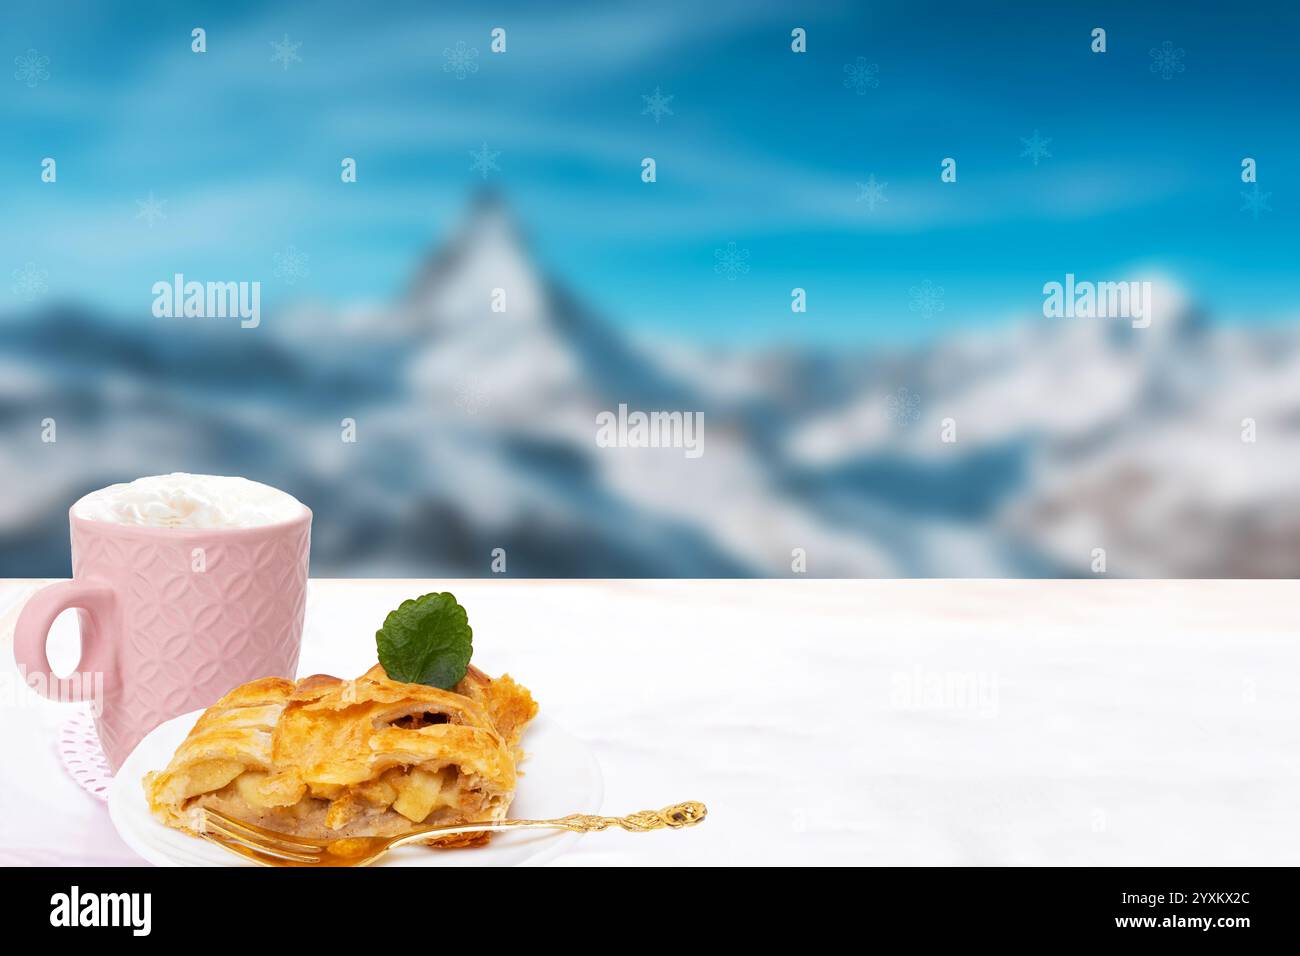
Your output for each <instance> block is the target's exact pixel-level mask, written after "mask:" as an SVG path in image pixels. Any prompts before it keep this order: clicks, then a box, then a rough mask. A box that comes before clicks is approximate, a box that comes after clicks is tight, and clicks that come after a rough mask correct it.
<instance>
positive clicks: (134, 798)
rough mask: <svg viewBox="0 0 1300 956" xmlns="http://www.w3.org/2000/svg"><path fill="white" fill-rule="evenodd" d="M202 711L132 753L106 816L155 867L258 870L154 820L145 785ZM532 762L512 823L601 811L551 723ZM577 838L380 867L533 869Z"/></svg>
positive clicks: (524, 837) (584, 765)
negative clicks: (147, 800) (222, 867)
mask: <svg viewBox="0 0 1300 956" xmlns="http://www.w3.org/2000/svg"><path fill="white" fill-rule="evenodd" d="M201 713H202V711H199V710H196V711H194V712H193V713H190V714H183V715H182V716H180V717H177V718H175V719H173V720H169V721H167V723H165V724H163V725H162V726H160V727H157V728H155V729H154V731H153V732H152V733H151V734H149V736H147V737H145V739H144V740H142V741H140V743H139V744H138V745H137V746H136V748H135V750H133V751H131V756H129V757H127V758H126V763H124V764H122V767H121V769H120V770H118V772H117V774H116V775H115V776H114V778H113V788H112V790H111V791H110V793H109V795H108V813H109V816H110V817H111V818H112V820H113V826H114V827H116V828H117V832H118V835H119V836H121V837H122V840H123V842H125V843H126V845H127V846H129V847H130V848H131V849H132V850H134V851H135V852H136V853H138V854H140V856H142V857H144V858H145V859H146V860H148V861H149V862H150V863H153V864H155V865H157V866H253V865H254V864H253V863H251V862H249V861H247V860H242V859H240V858H239V857H238V856H236V855H235V854H233V853H229V852H227V851H225V850H223V849H221V848H220V847H217V846H213V845H212V844H211V843H208V842H207V841H206V840H200V839H199V838H198V837H194V836H190V835H189V834H188V833H182V832H181V831H180V830H173V829H171V828H170V827H165V826H163V825H162V824H161V823H159V822H158V821H157V820H155V819H154V817H153V816H152V815H151V814H150V813H149V805H148V804H147V803H146V802H145V798H144V788H143V787H142V786H141V784H140V781H141V779H142V778H143V777H144V775H145V774H146V773H148V772H149V771H150V770H159V769H161V768H163V767H165V766H167V764H168V762H169V761H170V760H171V759H172V754H173V753H175V752H176V748H177V747H178V746H179V745H180V743H181V741H182V740H184V739H185V735H186V734H188V733H189V732H190V728H191V727H193V726H194V724H195V722H196V721H197V720H198V719H199V715H200V714H201ZM523 747H524V751H525V752H526V753H527V754H528V758H527V759H526V760H525V761H524V762H523V763H522V764H521V765H520V767H519V770H520V777H519V789H518V791H517V792H516V794H515V801H514V803H513V804H511V806H510V813H511V816H516V817H529V818H532V819H540V818H546V817H562V816H565V815H566V814H569V813H580V812H590V813H598V812H599V811H600V802H601V798H602V797H603V795H604V785H603V783H602V781H601V777H600V767H599V766H598V765H597V763H596V758H595V756H594V755H593V754H592V753H591V750H590V749H588V747H587V745H586V744H584V743H583V742H582V741H580V740H578V739H577V738H576V737H574V736H572V735H571V734H569V733H568V732H567V731H565V730H563V729H561V728H560V727H557V726H556V725H555V724H554V723H552V722H551V721H548V720H547V719H546V718H545V717H538V718H537V719H536V720H534V721H533V723H532V724H531V725H530V726H529V727H528V730H527V731H525V732H524V739H523ZM577 837H578V834H576V833H566V832H564V831H563V830H531V831H524V832H521V833H499V834H497V835H495V836H493V837H492V840H491V842H490V843H488V845H487V846H485V847H476V848H470V849H461V850H431V849H429V848H428V847H422V846H409V847H402V848H401V849H398V850H393V851H392V852H391V853H389V854H388V855H387V856H385V857H384V858H383V859H381V860H380V861H379V862H378V863H376V864H375V865H376V866H524V865H527V866H535V865H536V864H538V863H541V862H543V861H545V860H548V859H550V858H551V857H553V856H555V855H556V854H557V853H559V852H560V851H561V850H563V849H564V848H565V846H566V845H568V843H569V842H570V841H572V840H574V839H577Z"/></svg>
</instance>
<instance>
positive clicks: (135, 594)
mask: <svg viewBox="0 0 1300 956" xmlns="http://www.w3.org/2000/svg"><path fill="white" fill-rule="evenodd" d="M303 512H304V513H303V515H302V516H301V517H299V518H294V519H292V520H290V521H285V522H281V523H279V524H271V525H263V526H261V527H254V528H151V527H139V526H134V525H121V524H113V523H109V522H103V521H89V520H86V519H84V518H78V517H76V516H75V515H71V516H70V520H71V523H72V573H73V577H72V580H71V581H65V582H60V583H59V584H54V585H51V586H49V587H47V588H44V589H43V590H41V591H38V592H37V593H36V594H35V595H34V596H33V597H32V598H31V599H30V600H29V601H28V602H27V605H26V606H25V607H24V608H23V611H22V614H21V615H20V616H19V619H18V622H17V625H16V626H15V628H14V656H15V659H16V660H17V662H18V664H19V666H20V667H22V668H23V669H24V672H25V674H26V675H27V679H28V683H29V684H31V685H32V686H33V687H34V688H36V689H37V690H39V691H40V692H42V693H45V694H46V695H47V696H50V697H54V698H56V699H59V700H73V699H78V696H79V695H80V693H81V691H82V688H84V687H86V686H92V681H91V680H90V678H92V677H93V678H94V681H93V686H96V687H97V688H98V687H99V684H98V675H99V674H102V675H103V677H102V690H99V689H97V690H96V694H97V695H98V696H100V699H99V700H98V701H96V704H97V706H96V708H95V709H96V711H97V716H96V721H95V723H96V728H97V729H98V731H99V738H100V742H101V743H102V745H103V748H104V754H105V756H106V757H107V758H108V762H109V764H110V766H111V767H112V768H113V769H114V770H115V771H116V770H117V768H118V767H120V766H121V765H122V762H123V761H124V760H126V758H127V756H128V755H129V754H130V753H131V750H132V749H133V748H134V747H135V745H136V744H137V743H139V742H140V740H141V739H143V738H144V736H145V735H146V734H147V733H149V731H151V730H153V728H155V727H157V726H158V725H159V724H161V723H163V722H164V721H166V720H170V719H171V718H172V717H175V716H177V715H179V714H183V713H187V712H188V711H192V710H197V709H199V708H204V707H208V706H210V705H211V704H212V703H213V702H215V701H216V700H217V699H218V698H220V697H221V696H223V695H224V694H225V693H226V692H227V691H229V690H230V689H231V688H233V687H235V686H237V685H239V684H243V683H246V682H248V681H250V680H255V679H257V678H259V677H286V678H292V677H294V676H295V672H296V670H297V667H298V652H299V649H300V647H301V644H302V623H303V614H304V612H305V610H306V604H307V570H308V554H309V551H310V546H311V512H310V511H308V510H307V509H305V508H304V509H303ZM67 608H77V609H78V618H79V619H80V624H81V660H80V662H79V663H78V665H77V673H76V674H74V675H71V678H70V679H69V678H64V679H60V678H57V677H54V676H53V675H51V674H50V672H49V661H48V659H47V657H46V653H45V641H46V637H47V635H48V633H49V628H50V624H51V623H52V622H53V621H54V618H55V617H56V616H57V615H58V614H59V613H60V612H61V611H63V610H66V609H67ZM33 675H36V679H35V680H33ZM79 679H80V680H79Z"/></svg>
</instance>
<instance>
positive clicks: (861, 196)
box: [857, 173, 889, 212]
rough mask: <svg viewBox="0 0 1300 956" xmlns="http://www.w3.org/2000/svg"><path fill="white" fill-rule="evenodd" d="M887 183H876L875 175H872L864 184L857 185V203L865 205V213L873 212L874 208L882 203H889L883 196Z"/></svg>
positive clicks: (886, 197) (887, 198)
mask: <svg viewBox="0 0 1300 956" xmlns="http://www.w3.org/2000/svg"><path fill="white" fill-rule="evenodd" d="M888 185H889V183H879V182H876V174H875V173H872V174H871V175H869V176H868V177H867V181H866V182H865V183H858V199H857V201H858V202H864V203H866V204H867V212H875V211H876V207H877V206H878V205H880V204H881V203H882V202H889V197H888V196H886V195H885V188H886V187H887V186H888Z"/></svg>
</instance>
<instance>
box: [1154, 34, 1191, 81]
mask: <svg viewBox="0 0 1300 956" xmlns="http://www.w3.org/2000/svg"><path fill="white" fill-rule="evenodd" d="M1185 52H1186V51H1185V50H1184V49H1183V48H1182V47H1175V46H1174V44H1173V41H1172V40H1166V41H1165V42H1164V43H1162V44H1160V45H1159V46H1154V47H1152V48H1151V72H1152V73H1158V74H1160V78H1161V79H1163V80H1169V79H1173V75H1174V74H1175V73H1182V72H1183V70H1185V69H1187V67H1185V66H1183V54H1184V53H1185Z"/></svg>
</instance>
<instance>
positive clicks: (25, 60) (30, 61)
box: [14, 50, 50, 89]
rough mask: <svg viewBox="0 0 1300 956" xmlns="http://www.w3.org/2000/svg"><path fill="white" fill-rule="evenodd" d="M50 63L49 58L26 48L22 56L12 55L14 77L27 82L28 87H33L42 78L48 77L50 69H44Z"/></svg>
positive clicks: (46, 78)
mask: <svg viewBox="0 0 1300 956" xmlns="http://www.w3.org/2000/svg"><path fill="white" fill-rule="evenodd" d="M49 65H50V58H49V57H48V56H42V55H41V54H40V53H38V52H37V51H36V50H28V51H27V52H26V53H24V54H23V55H22V56H16V57H14V66H16V67H18V69H16V70H14V79H15V80H20V81H22V82H23V83H26V84H27V88H28V89H35V88H36V85H37V84H38V83H40V82H41V81H42V80H48V79H49V78H50V71H49V70H47V69H46V67H47V66H49Z"/></svg>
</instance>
